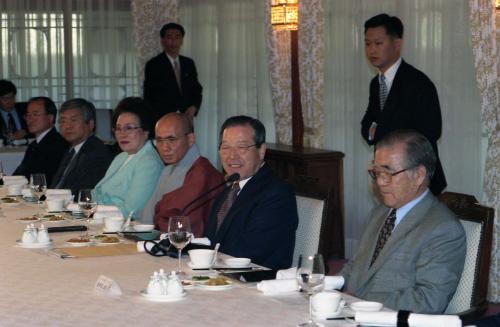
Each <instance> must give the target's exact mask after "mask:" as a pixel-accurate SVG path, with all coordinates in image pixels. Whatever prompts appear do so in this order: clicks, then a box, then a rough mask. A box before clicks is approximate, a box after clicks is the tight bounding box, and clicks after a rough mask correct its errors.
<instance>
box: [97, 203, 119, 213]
mask: <svg viewBox="0 0 500 327" xmlns="http://www.w3.org/2000/svg"><path fill="white" fill-rule="evenodd" d="M107 211H120V209H118V207H117V206H110V205H104V204H99V205H97V210H96V212H107Z"/></svg>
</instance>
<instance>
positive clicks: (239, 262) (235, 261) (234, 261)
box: [224, 258, 251, 268]
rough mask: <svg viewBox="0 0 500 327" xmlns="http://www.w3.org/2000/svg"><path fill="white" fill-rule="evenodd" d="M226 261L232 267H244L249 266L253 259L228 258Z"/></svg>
mask: <svg viewBox="0 0 500 327" xmlns="http://www.w3.org/2000/svg"><path fill="white" fill-rule="evenodd" d="M224 263H225V264H226V265H227V266H229V267H231V268H244V267H248V265H249V264H250V263H251V260H250V259H248V258H227V259H224Z"/></svg>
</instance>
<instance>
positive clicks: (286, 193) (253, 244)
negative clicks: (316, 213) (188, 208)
mask: <svg viewBox="0 0 500 327" xmlns="http://www.w3.org/2000/svg"><path fill="white" fill-rule="evenodd" d="M265 139H266V130H265V128H264V125H263V124H262V123H261V122H260V121H259V120H257V119H254V118H251V117H247V116H234V117H230V118H228V119H227V120H226V121H225V122H224V124H223V125H222V127H221V130H220V145H219V157H220V161H221V163H222V166H223V168H224V170H225V172H226V174H227V175H229V176H231V175H233V174H236V173H237V174H239V175H240V178H239V180H238V181H236V182H234V183H232V185H230V186H229V187H226V188H225V189H224V192H222V193H221V194H220V195H219V196H218V197H217V198H216V199H215V201H214V204H213V206H212V209H211V211H210V216H209V220H208V223H207V225H206V227H205V236H206V237H208V238H209V239H210V240H211V242H212V244H216V243H220V251H221V252H223V253H226V254H229V255H231V256H234V257H245V258H250V259H251V260H252V262H254V263H256V264H259V265H262V266H265V267H268V268H271V269H273V270H277V269H284V268H289V267H290V266H291V264H292V258H293V250H294V246H295V231H296V229H297V225H298V217H297V203H296V201H295V195H294V193H293V191H292V189H291V188H290V187H289V186H288V185H287V184H285V183H284V182H283V181H282V180H280V179H279V178H278V177H277V176H276V175H275V174H274V173H273V172H272V171H271V169H270V168H269V167H268V165H266V164H265V162H264V156H265V153H266V144H265Z"/></svg>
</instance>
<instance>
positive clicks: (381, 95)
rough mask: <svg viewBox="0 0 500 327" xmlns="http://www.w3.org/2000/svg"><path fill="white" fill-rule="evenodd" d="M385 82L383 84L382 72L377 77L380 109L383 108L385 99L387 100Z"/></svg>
mask: <svg viewBox="0 0 500 327" xmlns="http://www.w3.org/2000/svg"><path fill="white" fill-rule="evenodd" d="M387 93H388V92H387V84H385V76H384V74H382V75H380V78H379V98H380V111H382V110H384V105H385V100H387Z"/></svg>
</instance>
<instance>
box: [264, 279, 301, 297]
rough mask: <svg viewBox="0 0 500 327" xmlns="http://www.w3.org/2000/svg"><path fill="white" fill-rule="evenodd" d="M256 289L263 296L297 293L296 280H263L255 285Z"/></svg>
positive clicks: (297, 285)
mask: <svg viewBox="0 0 500 327" xmlns="http://www.w3.org/2000/svg"><path fill="white" fill-rule="evenodd" d="M257 289H258V290H259V291H261V292H262V293H264V294H279V293H287V292H294V291H298V289H299V284H298V283H297V279H295V278H293V279H291V278H288V279H271V280H263V281H261V282H259V283H258V284H257Z"/></svg>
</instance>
